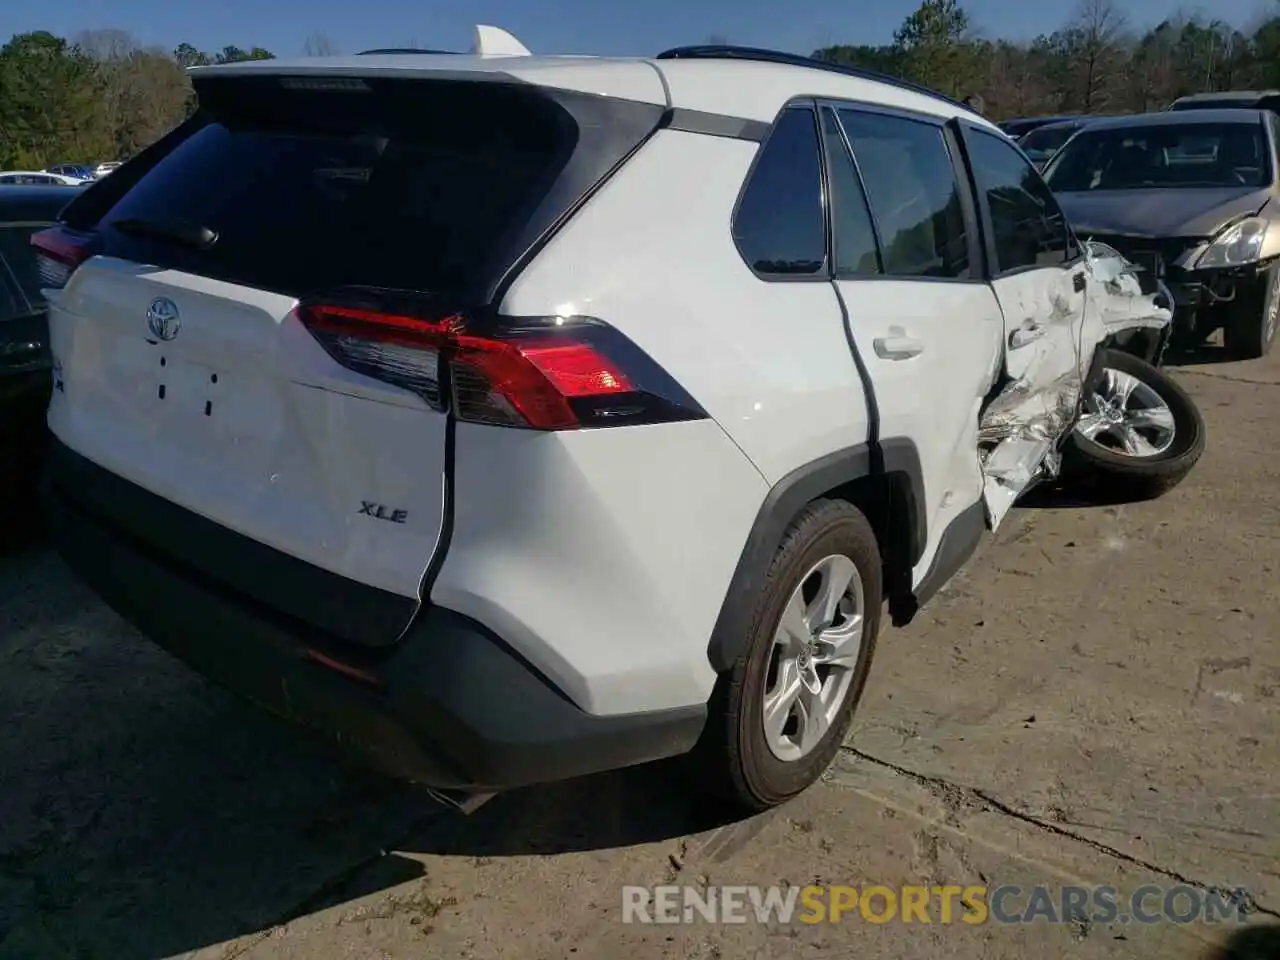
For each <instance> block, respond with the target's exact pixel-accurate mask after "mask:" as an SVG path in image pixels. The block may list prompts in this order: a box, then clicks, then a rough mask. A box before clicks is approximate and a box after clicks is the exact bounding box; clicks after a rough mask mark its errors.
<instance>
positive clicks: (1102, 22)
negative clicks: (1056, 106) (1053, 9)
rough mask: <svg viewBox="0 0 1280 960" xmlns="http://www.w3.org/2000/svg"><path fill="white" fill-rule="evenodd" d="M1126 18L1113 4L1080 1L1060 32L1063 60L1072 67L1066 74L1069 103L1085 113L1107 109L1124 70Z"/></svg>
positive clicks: (1107, 0) (1106, 0) (1105, 0)
mask: <svg viewBox="0 0 1280 960" xmlns="http://www.w3.org/2000/svg"><path fill="white" fill-rule="evenodd" d="M1124 28H1125V17H1124V14H1123V13H1121V12H1120V10H1119V8H1118V7H1116V5H1115V3H1114V0H1079V3H1078V5H1077V6H1076V11H1075V16H1074V17H1073V18H1072V20H1071V23H1070V24H1069V25H1068V26H1067V28H1066V29H1065V30H1063V31H1061V32H1060V33H1059V34H1058V36H1059V43H1060V44H1061V45H1062V57H1063V58H1064V59H1065V60H1067V61H1068V62H1070V63H1072V64H1074V69H1073V70H1071V71H1070V73H1069V80H1068V82H1069V83H1070V84H1071V94H1072V96H1071V99H1073V100H1075V101H1076V102H1077V103H1079V104H1080V107H1081V108H1082V110H1083V112H1084V113H1093V112H1096V111H1098V110H1100V109H1102V108H1103V107H1105V106H1106V105H1107V102H1108V101H1109V100H1110V96H1109V95H1110V93H1111V91H1112V90H1113V89H1114V87H1115V84H1114V83H1113V81H1114V80H1115V79H1116V78H1117V77H1118V75H1119V74H1120V72H1121V71H1122V70H1123V68H1124V61H1125V51H1124V49H1123V46H1122V36H1123V31H1124Z"/></svg>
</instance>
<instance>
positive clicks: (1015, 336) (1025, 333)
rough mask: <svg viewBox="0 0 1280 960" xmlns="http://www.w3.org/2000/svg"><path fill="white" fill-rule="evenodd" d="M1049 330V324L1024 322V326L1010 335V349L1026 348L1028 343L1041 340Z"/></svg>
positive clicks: (1031, 321) (1032, 321)
mask: <svg viewBox="0 0 1280 960" xmlns="http://www.w3.org/2000/svg"><path fill="white" fill-rule="evenodd" d="M1047 329H1048V325H1047V324H1040V323H1037V322H1036V321H1035V320H1023V321H1022V326H1020V327H1018V329H1016V330H1014V331H1013V332H1011V333H1010V334H1009V349H1010V350H1017V349H1018V348H1019V347H1025V346H1026V345H1027V344H1028V343H1031V342H1033V341H1035V340H1039V339H1040V338H1041V337H1043V336H1044V334H1045V331H1046V330H1047Z"/></svg>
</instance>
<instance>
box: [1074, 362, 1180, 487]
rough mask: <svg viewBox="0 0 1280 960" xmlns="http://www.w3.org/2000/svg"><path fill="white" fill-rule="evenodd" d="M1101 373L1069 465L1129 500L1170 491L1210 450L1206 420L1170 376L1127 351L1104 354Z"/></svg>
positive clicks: (1088, 400)
mask: <svg viewBox="0 0 1280 960" xmlns="http://www.w3.org/2000/svg"><path fill="white" fill-rule="evenodd" d="M1099 366H1100V368H1101V371H1102V372H1101V375H1100V376H1099V378H1098V381H1097V383H1095V384H1094V385H1093V386H1092V387H1091V388H1090V389H1089V391H1088V392H1087V393H1086V395H1085V413H1084V415H1083V416H1081V417H1080V419H1079V420H1078V421H1077V422H1076V425H1075V428H1074V429H1073V430H1072V432H1071V436H1070V437H1069V438H1068V440H1067V446H1066V450H1065V451H1064V460H1065V462H1064V466H1065V467H1067V468H1068V470H1069V471H1070V472H1071V473H1073V474H1075V475H1077V476H1087V477H1088V478H1089V479H1090V480H1092V481H1093V482H1095V483H1099V484H1102V485H1105V486H1106V487H1107V488H1109V492H1110V493H1112V494H1117V495H1119V496H1121V497H1123V498H1125V499H1133V500H1149V499H1151V498H1153V497H1157V496H1159V495H1160V494H1162V493H1164V492H1165V491H1166V490H1171V489H1172V488H1173V487H1175V486H1177V485H1178V484H1179V483H1180V482H1181V481H1182V479H1183V478H1184V477H1185V476H1186V475H1187V474H1188V473H1190V472H1191V468H1192V467H1194V466H1195V465H1196V462H1197V461H1198V460H1199V459H1200V455H1201V454H1202V453H1204V435H1205V426H1204V418H1203V417H1202V416H1201V415H1200V410H1199V409H1198V408H1197V407H1196V405H1195V401H1193V400H1192V399H1191V397H1190V396H1188V395H1187V392H1186V391H1185V390H1183V389H1182V387H1180V386H1179V385H1178V384H1177V382H1175V381H1174V380H1173V378H1171V377H1170V376H1169V375H1168V374H1166V373H1164V372H1163V371H1161V370H1158V369H1156V368H1155V367H1153V366H1152V365H1151V364H1149V363H1147V362H1146V361H1145V360H1141V359H1139V358H1138V357H1135V356H1133V355H1132V354H1129V353H1124V352H1123V351H1120V350H1105V351H1103V354H1102V357H1101V359H1100V362H1099Z"/></svg>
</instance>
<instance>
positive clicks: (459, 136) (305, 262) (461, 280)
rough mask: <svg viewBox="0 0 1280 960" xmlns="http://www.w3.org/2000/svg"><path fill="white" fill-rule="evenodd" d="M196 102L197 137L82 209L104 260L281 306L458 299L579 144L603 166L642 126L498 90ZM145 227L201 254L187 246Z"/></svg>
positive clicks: (286, 91) (317, 92)
mask: <svg viewBox="0 0 1280 960" xmlns="http://www.w3.org/2000/svg"><path fill="white" fill-rule="evenodd" d="M198 89H199V93H200V98H201V111H202V113H201V117H202V120H203V124H202V125H198V126H197V127H196V128H195V129H194V131H193V132H191V133H190V134H185V135H184V138H181V139H180V141H179V142H178V143H177V145H176V146H174V147H172V148H171V149H169V150H168V152H167V153H166V154H165V155H164V156H163V157H162V158H160V159H159V160H158V162H155V163H154V165H152V166H150V168H149V170H148V172H146V173H145V174H144V175H143V176H142V177H141V179H139V180H138V182H137V183H136V184H133V185H132V187H131V189H128V190H127V192H125V193H124V194H123V196H122V197H119V198H118V199H117V198H115V197H114V196H111V198H110V200H111V201H114V203H110V201H109V203H110V205H109V209H107V210H105V211H99V210H95V211H94V213H95V214H99V213H100V214H101V220H100V222H99V223H98V229H99V231H100V233H101V234H102V237H103V243H104V252H105V253H107V254H109V255H112V256H117V257H121V258H124V259H127V260H132V261H137V262H142V263H149V264H156V265H160V266H166V267H172V268H176V269H181V270H187V271H190V272H192V273H198V274H202V275H205V276H211V277H216V278H220V279H226V280H231V281H234V282H237V283H242V284H246V285H248V286H253V287H258V288H262V289H267V290H273V291H277V292H281V293H286V294H290V295H295V296H302V295H305V294H309V293H317V292H321V291H324V290H329V289H333V288H336V287H343V286H368V287H382V288H389V289H398V290H416V291H428V292H432V293H455V294H460V293H464V292H469V291H471V290H472V288H473V287H474V286H475V285H476V284H477V283H479V282H480V278H482V277H489V276H491V274H492V272H493V269H494V264H495V262H497V260H496V259H495V258H497V259H500V258H501V257H500V255H501V254H503V253H505V252H506V251H507V250H509V248H510V244H511V241H512V240H513V238H514V237H516V236H523V235H524V234H523V233H522V231H523V230H524V228H525V227H527V226H528V225H529V223H530V221H531V218H533V215H534V212H535V210H539V209H540V208H541V207H542V205H543V201H544V200H545V199H546V198H547V195H548V192H549V191H552V190H553V185H556V184H558V178H559V177H560V175H561V173H562V172H563V171H564V170H565V169H566V165H568V164H569V163H570V160H571V158H572V157H573V156H574V155H575V150H577V149H578V148H579V147H581V146H583V141H584V139H588V138H589V137H593V136H594V137H596V138H597V139H600V140H605V141H607V149H606V150H605V151H604V152H602V153H600V155H599V156H597V157H595V160H597V161H598V164H599V165H600V166H602V167H604V169H607V168H608V167H607V166H606V164H609V165H611V164H612V163H613V162H616V160H617V157H612V156H606V155H605V154H607V153H608V151H609V150H612V151H616V152H619V153H621V152H623V151H626V150H629V149H631V148H632V147H634V145H635V144H636V143H638V142H639V140H640V139H641V138H642V136H643V134H644V133H645V132H647V129H651V127H648V128H644V127H642V126H637V127H636V128H635V131H632V130H630V129H623V130H622V131H621V133H623V134H625V136H620V135H619V130H617V129H609V124H608V123H607V122H606V121H607V120H608V119H609V118H608V117H605V116H603V115H602V116H600V117H599V123H598V124H597V125H593V126H592V128H591V130H590V131H588V132H587V133H584V132H583V127H584V126H585V125H580V124H579V123H578V122H577V120H576V118H575V115H574V114H573V113H571V112H570V111H569V110H567V109H566V108H565V107H564V106H562V105H561V103H560V102H558V101H557V100H554V99H552V98H551V97H550V96H544V95H543V94H542V92H540V91H539V89H538V88H536V87H532V86H521V85H515V84H504V83H496V82H465V81H462V82H457V81H443V80H402V79H378V80H374V79H369V80H354V79H348V80H332V79H330V80H318V81H302V80H296V79H295V80H290V79H289V78H284V79H283V80H282V79H281V78H252V79H239V78H237V79H229V78H222V79H219V78H211V79H209V80H206V81H205V82H204V83H203V84H200V85H199V87H198ZM584 99H587V98H584ZM594 99H595V100H596V101H603V99H604V98H594ZM612 102H613V103H618V101H612ZM624 106H625V105H624ZM632 106H636V105H632ZM619 109H623V108H619ZM646 109H648V108H647V105H646V106H645V107H644V108H642V109H640V112H641V113H643V112H644V110H646ZM634 112H636V111H633V113H634ZM652 112H653V118H652V120H653V122H654V123H656V121H657V118H658V116H660V108H653V111H652ZM632 119H635V118H632ZM597 127H598V128H597ZM624 127H625V124H624ZM587 146H588V147H590V146H591V144H590V143H588V144H587ZM589 159H590V158H589ZM602 172H603V171H599V170H598V171H596V172H594V173H593V174H592V176H591V177H589V178H588V180H589V181H591V182H594V181H595V180H596V179H598V175H602ZM589 185H590V184H589V183H587V184H585V185H580V186H582V188H583V189H585V186H589ZM102 186H106V181H104V182H103V184H102ZM93 189H94V188H90V190H91V191H93ZM108 195H109V193H108V192H105V191H104V193H103V194H101V196H108ZM578 195H580V193H579V194H578ZM575 199H576V197H575ZM86 200H87V201H88V200H89V198H86ZM93 203H95V204H97V203H100V200H99V198H94V200H93ZM72 212H73V213H79V211H72ZM561 212H563V211H561ZM139 225H141V226H139ZM151 227H159V228H160V232H162V233H164V232H167V233H169V234H173V233H174V232H175V229H174V228H178V229H177V230H176V232H178V233H185V234H186V235H187V236H192V235H195V234H198V233H199V231H195V232H194V234H193V231H192V229H191V228H200V227H203V228H207V230H208V231H209V232H211V233H212V234H214V235H216V239H214V240H213V241H212V243H206V244H205V245H204V246H203V248H197V247H196V246H192V245H189V244H184V243H183V242H180V241H175V240H172V239H163V238H157V236H156V232H157V231H155V230H152V229H150V228H151ZM204 235H205V236H206V237H208V236H209V233H208V232H206V233H205V234H204Z"/></svg>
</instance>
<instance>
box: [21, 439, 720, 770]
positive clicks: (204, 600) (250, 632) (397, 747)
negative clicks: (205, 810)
mask: <svg viewBox="0 0 1280 960" xmlns="http://www.w3.org/2000/svg"><path fill="white" fill-rule="evenodd" d="M69 463H70V464H78V466H79V469H78V470H77V471H75V472H73V473H68V472H67V465H68V464H69ZM94 471H96V472H97V473H96V476H97V479H98V480H107V481H109V483H108V484H107V485H108V486H109V487H111V488H115V487H116V485H118V484H124V483H126V481H123V480H121V479H120V478H119V477H115V476H113V475H111V474H109V473H107V472H106V471H103V470H102V469H101V468H99V467H97V466H96V465H93V464H89V463H88V461H84V460H83V458H78V455H76V454H74V453H72V452H71V451H69V450H67V449H66V448H65V447H60V446H58V445H57V444H56V443H55V455H54V457H53V458H52V462H51V465H50V469H49V472H48V475H47V478H46V480H47V482H46V484H45V493H46V498H47V501H48V505H49V509H50V514H51V519H52V528H53V535H54V541H55V543H56V545H57V548H58V550H59V552H60V553H61V554H62V556H63V558H64V559H65V560H66V562H67V563H68V565H69V566H70V567H71V568H72V569H73V570H74V571H75V572H76V573H77V574H78V575H79V576H80V577H81V578H82V579H83V580H85V581H86V582H87V583H88V584H89V585H90V586H91V587H92V588H93V589H94V590H96V591H97V592H98V594H99V595H100V596H101V597H102V598H103V599H104V600H106V602H107V603H108V604H109V605H110V606H111V607H112V608H113V609H115V610H116V611H117V612H118V613H120V614H121V615H122V616H123V617H124V618H125V619H127V620H129V621H130V622H131V623H133V624H134V625H135V626H137V627H138V628H139V630H141V631H142V632H143V633H144V634H146V635H147V636H148V637H149V638H150V639H152V640H154V641H155V642H156V643H158V644H159V645H160V646H162V647H164V648H165V649H166V650H168V651H169V652H171V653H172V654H174V655H175V656H177V657H178V658H179V659H181V660H184V661H185V662H187V663H188V664H190V665H191V666H192V667H194V668H195V669H196V670H197V671H199V672H200V673H202V674H204V675H205V676H207V677H208V678H209V679H211V680H213V681H215V682H216V683H218V684H220V685H222V686H225V687H227V688H228V689H230V690H232V691H233V692H236V693H238V694H241V695H242V696H244V697H246V698H247V699H249V700H251V701H253V702H254V703H257V704H258V705H259V706H262V707H265V708H266V709H268V710H270V711H272V712H273V713H276V714H278V715H280V716H283V717H285V718H287V719H289V720H292V721H294V722H297V723H300V724H302V725H304V726H307V727H311V728H313V729H315V730H317V731H318V732H320V733H322V734H324V735H326V736H328V737H330V738H331V739H334V740H337V741H339V742H340V743H341V744H342V745H343V746H344V747H346V748H347V749H353V748H354V750H355V752H357V753H358V754H360V755H362V756H363V757H364V758H365V759H367V760H368V761H369V762H371V763H372V764H373V765H374V766H376V767H378V768H380V769H382V770H383V771H384V772H387V773H390V774H391V775H393V776H396V777H400V778H402V779H406V780H411V781H415V782H418V783H423V784H426V785H429V786H433V787H440V788H447V789H457V790H468V791H493V790H502V789H509V788H513V787H519V786H524V785H527V784H533V783H541V782H547V781H553V780H562V779H567V778H571V777H575V776H579V775H584V774H588V773H595V772H599V771H603V770H610V769H615V768H619V767H625V766H630V765H634V764H638V763H643V762H646V761H649V760H656V759H660V758H663V757H669V756H675V755H678V754H681V753H685V752H687V751H688V750H690V749H691V748H692V747H693V745H694V744H695V743H696V742H697V740H698V737H699V736H700V735H701V732H702V729H703V726H704V724H705V720H706V708H705V706H703V705H699V706H697V707H691V708H687V709H681V710H671V711H662V712H655V713H646V714H633V715H627V716H618V717H597V716H592V715H590V714H587V713H584V712H583V711H582V710H580V709H579V708H578V707H577V706H576V705H574V704H573V703H572V702H570V701H569V700H568V699H567V698H566V697H565V696H564V695H563V694H562V693H561V692H560V691H559V690H557V689H556V688H555V687H554V686H553V685H552V684H551V683H550V682H549V681H548V680H547V679H546V678H545V677H543V676H542V675H541V674H539V673H538V672H537V671H536V670H535V669H533V668H532V667H531V666H530V665H529V664H528V663H526V662H525V661H524V660H523V659H522V658H521V657H519V656H518V655H517V654H516V653H514V652H513V651H512V650H511V649H510V648H509V647H508V646H507V645H506V644H504V643H503V642H502V641H501V640H500V639H499V638H497V637H495V636H494V635H493V634H492V633H490V632H489V631H488V630H486V629H485V628H484V627H483V626H481V625H480V624H478V623H476V622H474V621H472V620H469V619H468V618H465V617H462V616H460V615H458V614H455V613H452V612H450V611H447V610H443V609H440V608H430V609H427V610H424V611H423V613H422V614H421V615H420V616H419V617H418V618H417V619H416V620H415V621H414V625H413V627H412V628H411V630H410V632H409V634H408V636H407V637H406V638H405V639H404V641H403V642H402V643H401V644H399V645H398V646H397V647H396V648H395V649H394V650H393V651H390V652H385V653H380V654H379V655H376V656H375V655H374V654H372V653H371V652H369V651H368V650H361V649H359V648H352V647H344V646H341V645H334V644H333V643H332V641H331V639H329V640H326V639H325V638H322V637H321V636H320V635H319V633H318V632H316V633H315V634H312V632H311V631H309V630H308V629H307V627H306V626H305V625H303V624H299V623H297V622H296V621H293V620H291V619H290V618H287V617H282V616H280V615H279V614H278V613H276V612H275V611H272V610H270V609H268V608H265V607H264V606H263V605H262V604H260V603H258V602H256V601H254V600H252V599H250V598H247V597H244V596H243V595H240V594H237V593H236V592H235V591H234V590H232V589H229V588H227V587H226V586H225V585H222V584H217V583H215V582H213V581H211V580H209V579H208V578H207V577H204V576H202V575H201V574H200V573H199V572H197V571H194V570H191V569H188V568H185V567H183V566H181V565H178V564H174V563H173V562H172V561H171V560H170V558H168V557H167V556H166V555H165V554H164V553H163V552H162V551H159V550H157V549H156V548H155V547H154V546H152V545H149V544H147V543H145V542H143V541H142V540H140V539H138V538H137V537H135V536H134V535H133V534H132V533H131V531H130V530H129V529H128V528H127V527H124V526H122V525H121V524H120V522H119V521H120V517H119V515H118V513H114V512H113V509H112V507H113V504H112V503H110V502H106V503H104V502H103V498H102V496H101V495H99V496H97V497H96V498H93V499H92V500H91V499H90V498H88V497H83V496H82V495H81V494H82V493H83V492H84V490H83V488H82V487H81V486H79V485H80V484H83V483H85V482H86V481H88V480H89V476H94V475H95V474H94ZM68 481H72V482H73V483H74V485H70V484H69V483H68ZM130 486H131V485H130ZM133 489H134V490H135V491H136V495H137V496H139V497H142V498H146V497H151V498H153V499H155V500H159V498H155V497H154V495H153V494H150V493H148V492H146V491H143V490H140V489H139V488H133ZM160 503H164V501H160ZM169 506H170V507H172V504H169ZM173 509H179V508H176V507H174V508H173Z"/></svg>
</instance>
